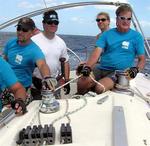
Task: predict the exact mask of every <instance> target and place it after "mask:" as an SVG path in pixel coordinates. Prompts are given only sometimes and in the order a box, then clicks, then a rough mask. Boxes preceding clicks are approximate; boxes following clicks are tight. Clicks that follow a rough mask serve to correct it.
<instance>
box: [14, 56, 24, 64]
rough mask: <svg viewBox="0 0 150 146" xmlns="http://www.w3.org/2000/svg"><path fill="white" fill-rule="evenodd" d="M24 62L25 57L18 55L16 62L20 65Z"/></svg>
mask: <svg viewBox="0 0 150 146" xmlns="http://www.w3.org/2000/svg"><path fill="white" fill-rule="evenodd" d="M22 60H23V57H22V56H21V55H19V54H17V55H16V58H15V62H16V63H18V64H21V62H22Z"/></svg>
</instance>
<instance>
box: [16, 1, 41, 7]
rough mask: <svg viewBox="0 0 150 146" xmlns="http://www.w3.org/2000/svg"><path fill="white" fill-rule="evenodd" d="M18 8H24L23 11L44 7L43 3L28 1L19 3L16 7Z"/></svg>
mask: <svg viewBox="0 0 150 146" xmlns="http://www.w3.org/2000/svg"><path fill="white" fill-rule="evenodd" d="M17 6H18V7H19V8H24V9H36V8H42V6H44V3H43V4H41V3H34V4H32V3H30V2H28V1H21V2H20V3H19V4H18V5H17Z"/></svg>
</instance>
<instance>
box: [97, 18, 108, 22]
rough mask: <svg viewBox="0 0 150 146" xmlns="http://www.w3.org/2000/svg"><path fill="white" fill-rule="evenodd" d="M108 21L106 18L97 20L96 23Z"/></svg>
mask: <svg viewBox="0 0 150 146" xmlns="http://www.w3.org/2000/svg"><path fill="white" fill-rule="evenodd" d="M106 20H107V19H106V18H101V19H99V18H97V19H96V22H100V21H102V22H104V21H106Z"/></svg>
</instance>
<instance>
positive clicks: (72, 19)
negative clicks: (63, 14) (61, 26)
mask: <svg viewBox="0 0 150 146" xmlns="http://www.w3.org/2000/svg"><path fill="white" fill-rule="evenodd" d="M71 21H74V22H78V23H84V19H82V18H80V17H72V18H71Z"/></svg>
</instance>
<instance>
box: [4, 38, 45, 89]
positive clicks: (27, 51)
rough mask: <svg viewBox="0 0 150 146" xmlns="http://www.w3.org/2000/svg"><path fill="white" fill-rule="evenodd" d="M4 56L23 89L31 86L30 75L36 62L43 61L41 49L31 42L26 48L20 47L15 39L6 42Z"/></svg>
mask: <svg viewBox="0 0 150 146" xmlns="http://www.w3.org/2000/svg"><path fill="white" fill-rule="evenodd" d="M4 54H5V55H6V56H7V59H8V63H9V64H10V65H11V67H12V69H13V70H14V72H15V74H16V76H17V78H18V80H19V82H20V83H21V84H22V85H23V86H24V87H29V86H30V85H31V84H32V73H33V70H34V68H35V65H36V62H37V61H38V60H41V59H45V56H44V54H43V52H42V51H41V49H40V48H39V47H38V46H37V45H36V44H35V43H34V42H33V41H31V43H29V44H28V45H26V46H20V45H19V44H18V42H17V38H15V39H11V40H10V41H8V43H7V44H6V46H5V48H4Z"/></svg>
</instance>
